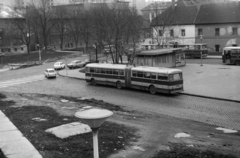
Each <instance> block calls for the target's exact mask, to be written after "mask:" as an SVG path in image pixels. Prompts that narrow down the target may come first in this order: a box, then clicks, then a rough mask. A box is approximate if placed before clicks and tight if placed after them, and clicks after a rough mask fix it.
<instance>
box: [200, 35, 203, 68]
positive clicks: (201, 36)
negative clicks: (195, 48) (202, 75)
mask: <svg viewBox="0 0 240 158" xmlns="http://www.w3.org/2000/svg"><path fill="white" fill-rule="evenodd" d="M202 39H203V35H200V40H201V43H202ZM200 66H203V65H202V45H201V65H200Z"/></svg>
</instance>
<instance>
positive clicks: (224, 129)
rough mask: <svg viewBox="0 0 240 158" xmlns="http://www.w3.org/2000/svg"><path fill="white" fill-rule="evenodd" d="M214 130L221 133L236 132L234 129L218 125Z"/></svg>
mask: <svg viewBox="0 0 240 158" xmlns="http://www.w3.org/2000/svg"><path fill="white" fill-rule="evenodd" d="M216 130H219V131H223V133H237V132H238V131H236V130H232V129H227V128H222V127H218V128H216Z"/></svg>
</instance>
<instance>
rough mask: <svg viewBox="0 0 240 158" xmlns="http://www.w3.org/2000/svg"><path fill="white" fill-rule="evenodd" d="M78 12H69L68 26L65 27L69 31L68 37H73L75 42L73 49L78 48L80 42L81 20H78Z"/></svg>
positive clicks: (79, 12)
mask: <svg viewBox="0 0 240 158" xmlns="http://www.w3.org/2000/svg"><path fill="white" fill-rule="evenodd" d="M80 14H81V11H80V10H76V11H74V12H69V18H68V24H67V27H68V29H69V33H70V35H71V36H72V37H73V39H74V41H75V47H78V43H79V40H80V32H81V28H80V25H81V20H80V17H81V16H80Z"/></svg>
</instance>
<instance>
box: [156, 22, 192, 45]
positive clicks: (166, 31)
mask: <svg viewBox="0 0 240 158" xmlns="http://www.w3.org/2000/svg"><path fill="white" fill-rule="evenodd" d="M160 29H161V30H163V36H159V30H160ZM182 29H185V36H182V34H181V30H182ZM170 30H174V36H173V37H171V36H170ZM157 33H158V36H157V38H158V41H159V43H160V44H162V43H164V44H169V43H172V42H178V43H179V44H187V43H195V25H177V26H170V27H165V28H163V27H158V28H157Z"/></svg>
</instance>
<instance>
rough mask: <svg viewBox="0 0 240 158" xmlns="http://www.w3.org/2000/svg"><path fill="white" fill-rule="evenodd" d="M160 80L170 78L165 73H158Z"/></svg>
mask: <svg viewBox="0 0 240 158" xmlns="http://www.w3.org/2000/svg"><path fill="white" fill-rule="evenodd" d="M158 80H164V81H166V80H168V76H165V75H164V74H158Z"/></svg>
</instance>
